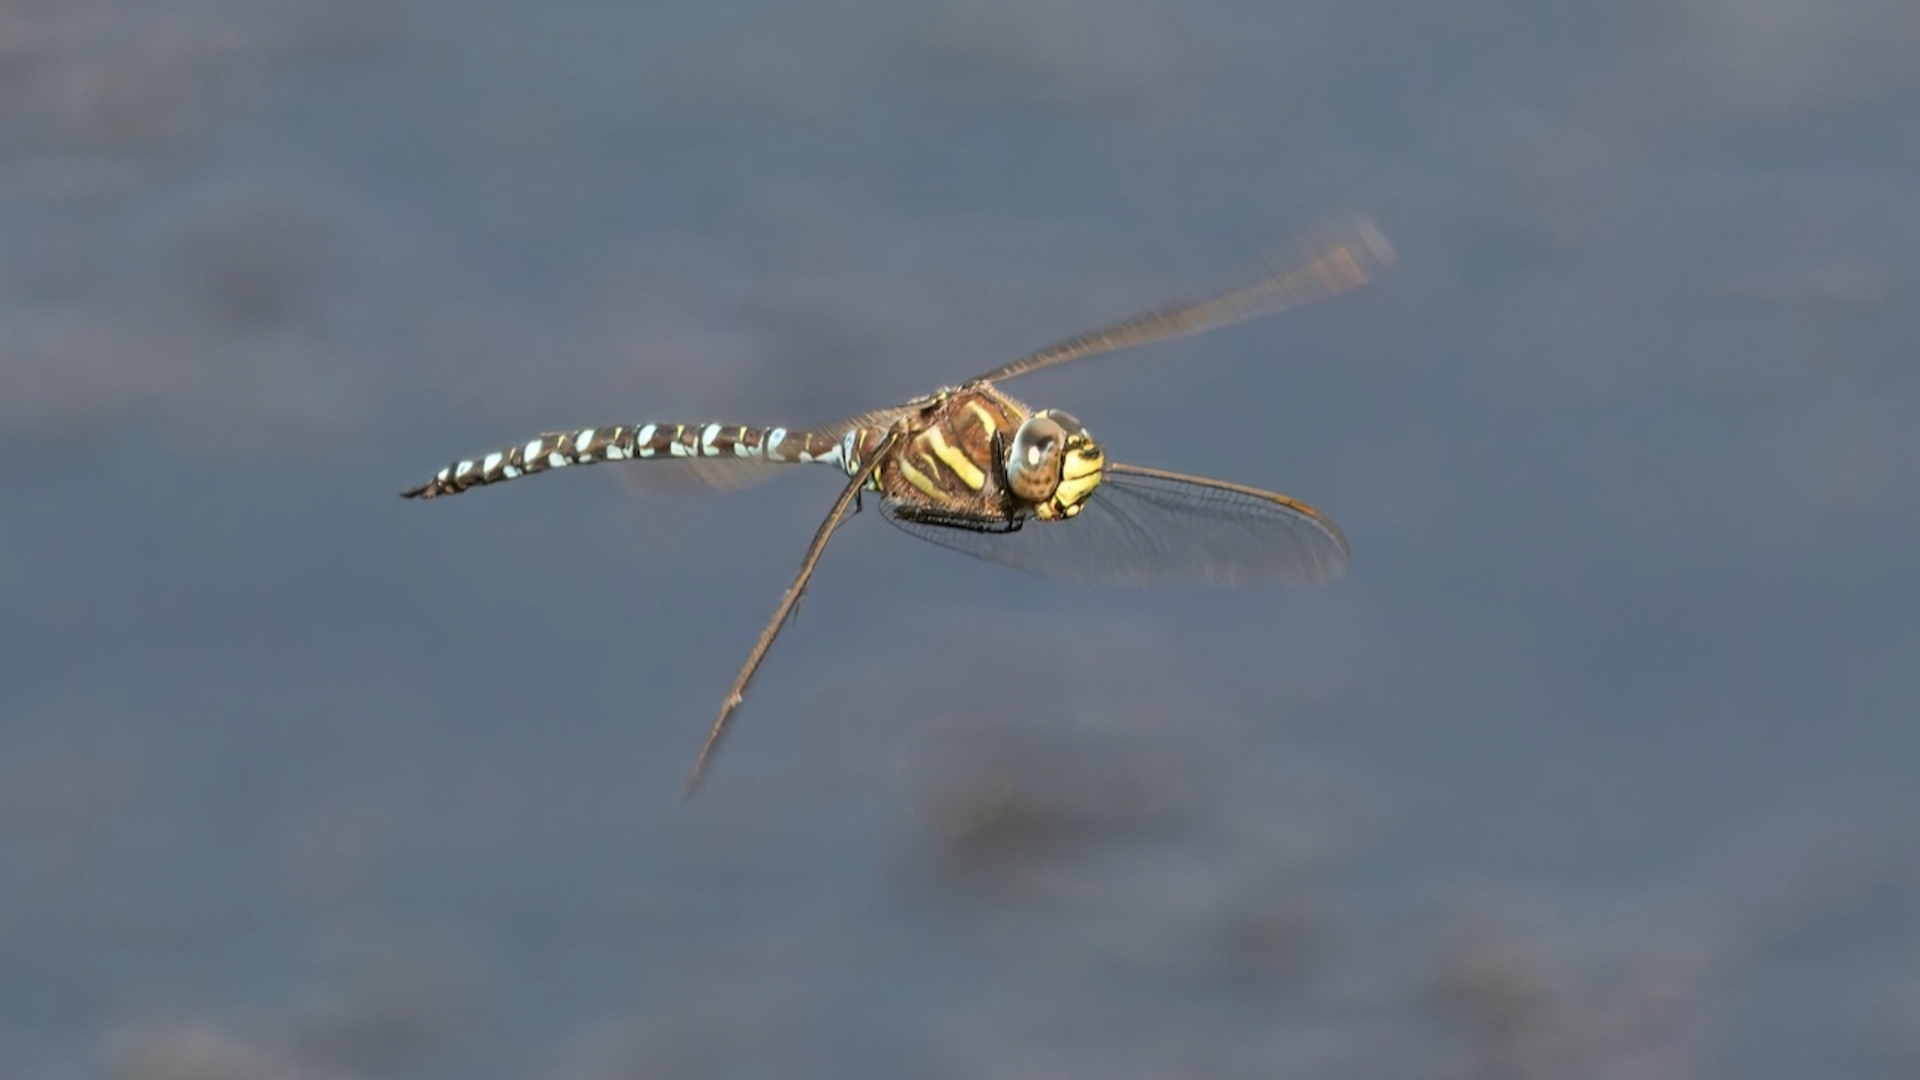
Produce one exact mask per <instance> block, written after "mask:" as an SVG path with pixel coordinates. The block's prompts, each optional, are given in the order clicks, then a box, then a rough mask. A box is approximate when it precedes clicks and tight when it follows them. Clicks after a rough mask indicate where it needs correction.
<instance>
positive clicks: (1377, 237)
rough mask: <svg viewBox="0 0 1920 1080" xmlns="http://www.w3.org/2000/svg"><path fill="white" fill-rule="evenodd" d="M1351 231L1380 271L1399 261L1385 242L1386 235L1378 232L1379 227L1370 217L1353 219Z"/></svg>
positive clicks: (1364, 216)
mask: <svg viewBox="0 0 1920 1080" xmlns="http://www.w3.org/2000/svg"><path fill="white" fill-rule="evenodd" d="M1353 230H1354V232H1355V233H1356V234H1357V235H1358V236H1359V239H1360V243H1361V244H1362V245H1363V246H1365V247H1366V249H1367V254H1369V255H1371V256H1372V257H1373V261H1374V263H1375V264H1377V265H1378V266H1379V267H1380V268H1381V269H1382V270H1385V269H1387V268H1388V267H1391V266H1392V265H1393V264H1394V263H1396V262H1399V261H1400V254H1399V252H1396V251H1394V250H1393V245H1392V244H1391V243H1389V242H1388V241H1387V237H1386V234H1384V233H1382V232H1381V231H1380V227H1379V226H1378V225H1375V224H1374V223H1373V219H1372V218H1371V217H1368V216H1367V215H1365V214H1362V215H1360V216H1359V217H1358V218H1356V219H1354V222H1353Z"/></svg>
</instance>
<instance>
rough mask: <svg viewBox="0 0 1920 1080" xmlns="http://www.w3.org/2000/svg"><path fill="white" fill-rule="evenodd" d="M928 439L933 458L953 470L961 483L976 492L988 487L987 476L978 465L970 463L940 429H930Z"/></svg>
mask: <svg viewBox="0 0 1920 1080" xmlns="http://www.w3.org/2000/svg"><path fill="white" fill-rule="evenodd" d="M926 439H927V445H928V446H930V447H932V448H933V456H935V457H937V458H939V459H940V460H941V461H942V462H944V463H945V464H946V466H947V468H949V469H952V470H953V475H955V476H957V477H959V478H960V482H961V483H963V484H965V485H967V486H968V487H970V488H972V489H973V490H975V491H979V490H980V489H981V488H983V487H985V486H986V483H987V474H986V473H983V472H981V471H980V467H979V466H978V465H975V464H974V463H973V462H971V461H968V460H967V455H965V454H963V453H961V452H960V449H959V447H956V446H953V445H951V444H950V443H948V442H947V437H946V436H945V435H942V434H940V429H939V428H937V427H935V428H928V429H927V435H926Z"/></svg>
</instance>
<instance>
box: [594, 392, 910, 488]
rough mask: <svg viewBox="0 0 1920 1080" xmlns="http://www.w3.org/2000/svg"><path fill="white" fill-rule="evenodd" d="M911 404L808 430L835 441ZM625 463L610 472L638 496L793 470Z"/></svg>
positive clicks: (785, 464)
mask: <svg viewBox="0 0 1920 1080" xmlns="http://www.w3.org/2000/svg"><path fill="white" fill-rule="evenodd" d="M911 408H912V407H911V406H908V405H896V406H893V407H891V408H886V409H875V410H874V411H872V412H869V413H861V414H860V415H859V416H850V417H848V418H846V419H845V420H839V421H836V422H834V423H831V424H822V425H820V426H819V427H816V428H813V429H812V434H815V435H824V436H827V437H829V438H831V439H833V440H836V441H837V440H838V439H839V438H840V436H842V435H845V434H846V433H847V432H848V431H850V430H852V429H854V428H857V427H880V428H884V427H889V426H891V425H892V424H893V422H894V421H895V420H897V419H899V418H900V417H901V416H903V415H905V414H906V413H907V412H909V411H911ZM794 434H795V435H798V434H799V433H798V432H795V433H794ZM628 464H629V466H630V467H628V468H624V469H620V470H618V471H617V472H615V473H614V474H613V475H614V477H615V479H617V480H618V481H619V484H620V486H621V487H622V488H624V489H626V490H627V491H628V492H631V493H633V494H636V495H642V496H645V495H658V494H663V493H665V494H675V493H681V492H689V491H739V490H741V489H743V488H750V487H753V486H755V485H756V484H762V483H765V482H766V481H768V480H771V479H773V478H774V477H776V476H785V475H789V474H791V473H792V472H793V471H794V467H793V463H792V462H789V461H767V460H766V459H764V458H740V457H686V458H664V457H663V458H654V459H652V460H650V461H634V462H630V463H628Z"/></svg>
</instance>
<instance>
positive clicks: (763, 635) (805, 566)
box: [686, 427, 900, 799]
mask: <svg viewBox="0 0 1920 1080" xmlns="http://www.w3.org/2000/svg"><path fill="white" fill-rule="evenodd" d="M899 437H900V429H899V428H898V427H896V428H894V430H892V431H889V432H888V433H887V436H886V438H885V439H883V440H882V441H881V443H880V446H879V447H878V448H877V449H876V451H875V453H874V459H875V460H879V459H880V458H881V456H882V455H884V454H885V453H886V452H887V451H889V450H891V449H892V448H893V445H894V444H895V443H896V442H898V441H899ZM866 482H867V477H866V475H865V474H861V475H859V476H855V477H854V478H853V479H851V480H849V481H848V482H847V486H846V488H845V489H843V490H842V491H841V492H840V497H839V498H838V499H836V500H835V501H834V504H833V509H831V510H829V511H827V519H826V520H825V521H822V522H821V523H820V528H819V529H817V530H815V532H814V534H813V543H812V544H810V545H809V546H808V547H807V555H806V558H804V559H802V560H801V562H800V573H799V574H798V575H797V576H795V577H794V579H793V584H791V585H789V586H787V591H786V593H785V594H783V595H782V596H781V597H780V606H779V607H777V608H775V609H774V612H773V618H772V619H771V620H769V621H768V622H767V628H766V629H765V630H762V631H760V640H758V641H756V642H754V644H753V651H752V652H750V653H748V654H747V662H746V663H745V664H743V665H741V667H740V674H738V675H736V676H734V679H733V686H732V687H731V688H729V689H728V690H727V696H726V697H725V698H724V699H723V700H722V701H721V702H720V715H719V717H718V718H716V719H715V720H714V722H713V727H712V729H711V730H709V731H708V732H707V741H706V743H705V744H704V745H702V746H701V747H700V756H699V757H698V758H696V759H694V762H693V772H692V774H691V775H689V776H688V777H687V792H686V797H687V798H689V799H691V798H692V797H693V794H694V792H696V791H698V790H699V789H700V779H701V776H702V775H703V774H704V773H705V772H706V768H707V762H708V761H709V760H710V759H711V758H712V757H713V754H714V751H715V750H717V749H718V748H719V746H720V737H721V736H722V735H724V734H726V730H727V720H728V718H729V717H731V716H732V715H733V711H734V710H735V709H737V708H739V707H740V702H741V701H742V700H743V699H744V696H745V694H746V692H747V684H748V683H749V682H752V681H753V675H754V672H756V671H759V670H760V662H761V661H762V660H765V659H766V657H767V650H768V649H771V648H773V640H774V639H775V638H777V637H779V636H780V628H781V627H782V626H784V625H786V621H787V619H788V618H789V617H790V616H792V614H793V611H794V608H795V607H797V606H799V603H800V596H801V594H803V593H805V592H806V591H807V582H808V581H810V580H812V578H813V568H814V567H815V566H817V565H819V563H820V556H821V555H823V554H825V553H826V550H827V541H829V540H831V539H833V533H834V530H836V529H838V528H839V527H840V522H841V521H842V520H844V519H845V517H846V514H847V507H849V506H851V505H852V504H853V503H854V501H855V500H856V499H858V498H859V496H860V488H861V486H862V485H864V484H865V483H866Z"/></svg>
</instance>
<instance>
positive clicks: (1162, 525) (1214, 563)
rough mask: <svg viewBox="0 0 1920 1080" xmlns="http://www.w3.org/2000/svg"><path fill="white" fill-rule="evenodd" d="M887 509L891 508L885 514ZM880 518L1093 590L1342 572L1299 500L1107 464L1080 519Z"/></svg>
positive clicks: (1341, 560) (1342, 557) (1297, 581)
mask: <svg viewBox="0 0 1920 1080" xmlns="http://www.w3.org/2000/svg"><path fill="white" fill-rule="evenodd" d="M890 509H891V508H889V510H890ZM887 520H889V521H891V522H893V524H895V525H897V526H899V527H900V528H902V529H904V530H906V531H907V532H909V533H912V534H913V535H914V536H917V537H919V538H921V539H922V540H930V541H932V542H933V543H936V544H939V545H941V546H943V547H949V548H952V549H954V550H955V551H960V552H965V553H966V554H968V555H972V556H975V557H977V558H982V559H988V560H991V561H993V562H998V563H1005V564H1007V565H1008V566H1017V567H1019V568H1020V569H1022V570H1030V571H1032V572H1034V573H1038V574H1044V575H1046V576H1048V577H1056V578H1062V579H1065V580H1068V581H1079V582H1084V583H1087V584H1091V585H1144V584H1156V583H1184V584H1205V585H1250V584H1259V583H1273V584H1283V585H1310V584H1318V583H1321V582H1327V581H1332V580H1334V579H1335V578H1337V577H1339V576H1340V575H1341V574H1342V573H1343V572H1345V571H1346V568H1347V558H1348V549H1347V538H1346V537H1345V536H1344V535H1342V534H1341V532H1340V527H1339V526H1337V525H1335V524H1334V523H1333V522H1332V521H1331V520H1330V519H1328V518H1327V517H1326V516H1325V515H1323V514H1321V513H1320V512H1319V511H1318V510H1315V509H1314V508H1313V507H1311V506H1308V505H1307V504H1306V503H1303V502H1300V501H1299V500H1297V499H1292V498H1289V497H1287V496H1285V495H1279V494H1276V493H1274V492H1271V491H1262V490H1260V489H1259V488H1252V487H1245V486H1243V485H1240V484H1229V483H1227V482H1226V481H1223V480H1209V479H1206V478H1205V477H1199V476H1186V475H1183V474H1181V473H1173V472H1165V471H1162V470H1160V469H1147V468H1142V467H1140V466H1137V465H1121V464H1118V463H1112V464H1109V465H1108V466H1107V470H1106V476H1105V477H1104V478H1103V479H1102V480H1101V483H1100V486H1099V487H1098V488H1096V489H1095V490H1094V493H1093V497H1092V498H1091V499H1089V500H1087V504H1086V507H1085V509H1083V510H1081V512H1080V514H1079V516H1078V517H1074V518H1070V519H1068V520H1066V521H1040V520H1038V519H1029V520H1028V521H1027V522H1026V523H1025V525H1024V526H1023V527H1021V528H1020V529H1019V530H1017V531H1015V532H1008V533H983V532H973V531H971V530H967V529H954V528H946V527H942V526H937V525H927V524H924V523H920V522H913V521H906V520H902V519H900V518H898V517H895V516H894V515H893V514H892V513H891V512H889V513H888V514H887Z"/></svg>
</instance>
